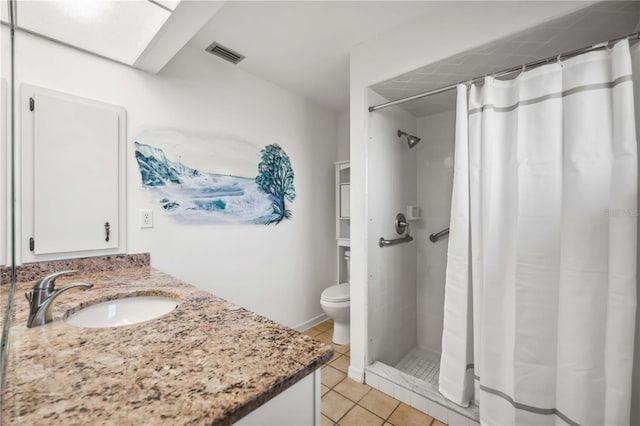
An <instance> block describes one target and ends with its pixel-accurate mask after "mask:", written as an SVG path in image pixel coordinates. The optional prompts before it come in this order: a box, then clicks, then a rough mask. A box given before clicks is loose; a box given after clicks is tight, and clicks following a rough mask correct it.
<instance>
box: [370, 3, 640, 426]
mask: <svg viewBox="0 0 640 426" xmlns="http://www.w3.org/2000/svg"><path fill="white" fill-rule="evenodd" d="M608 7H610V8H619V9H620V10H626V13H629V14H631V15H633V16H632V17H631V18H629V22H631V23H636V24H637V23H638V20H639V19H640V9H638V8H631V6H630V4H628V3H617V2H614V3H610V4H609V5H608ZM624 8H628V9H624ZM604 10H605V9H604V8H601V9H597V10H596V9H594V13H593V14H592V15H591V18H590V19H592V20H593V22H592V23H591V24H590V25H587V26H583V25H581V26H574V25H573V24H574V23H575V22H576V21H578V20H580V19H581V17H582V15H580V14H577V15H575V16H574V15H569V16H566V17H563V18H559V19H558V20H556V21H554V22H552V23H550V24H549V25H547V26H541V27H537V28H532V29H530V30H527V31H524V32H523V33H521V34H515V35H513V37H510V38H509V40H497V41H495V42H493V43H491V44H490V45H486V46H481V47H478V48H477V49H476V50H471V51H466V52H463V53H460V54H459V55H456V56H454V57H450V58H447V59H444V60H442V61H441V62H439V63H435V64H430V65H426V66H424V67H423V68H420V69H418V70H413V71H411V72H408V73H406V74H403V75H400V76H397V77H394V78H391V79H389V80H387V81H383V82H380V83H378V84H375V85H372V86H370V87H369V92H368V102H369V105H380V104H385V103H387V102H389V100H390V99H400V98H404V97H406V96H407V94H412V91H413V93H419V92H420V91H423V92H427V91H429V90H431V89H437V88H441V87H445V86H446V85H447V84H452V83H456V82H461V81H468V80H471V79H473V78H475V77H477V76H478V75H483V74H488V73H494V72H496V71H499V70H502V69H509V68H510V67H515V66H517V65H520V67H521V66H522V63H528V62H533V61H535V60H539V59H541V58H545V57H547V56H552V55H558V54H560V53H563V52H568V51H571V50H573V49H579V48H583V47H585V46H589V45H596V44H598V43H601V42H603V41H606V40H613V39H615V38H617V37H622V36H625V35H627V34H631V33H632V32H633V31H634V26H632V25H630V24H629V25H626V26H624V28H623V27H622V26H620V27H617V28H616V27H615V26H613V25H611V24H610V23H609V24H607V23H605V21H602V19H605V18H603V17H602V16H604V15H602V16H598V13H599V12H601V11H604ZM569 27H572V28H574V29H575V31H582V30H580V29H578V27H580V28H582V29H586V28H590V27H591V28H593V27H599V28H603V32H602V33H597V34H596V33H594V32H588V31H586V30H584V31H583V32H582V33H581V34H575V37H573V38H572V40H573V43H574V44H573V45H568V44H567V43H564V44H563V43H561V41H562V38H561V37H560V35H558V34H554V31H556V30H559V31H560V30H562V29H566V28H569ZM636 31H637V30H636ZM605 33H606V34H605ZM518 40H521V41H522V40H526V42H527V43H528V44H527V46H528V48H529V49H531V50H532V52H534V53H531V52H526V51H523V50H520V51H519V52H518V55H520V56H517V58H516V57H511V58H509V57H508V56H509V55H507V53H508V52H509V49H511V48H512V45H513V43H515V42H517V41H518ZM547 40H551V42H550V43H546V41H547ZM545 43H546V44H545ZM554 43H556V44H554ZM634 52H635V53H634V54H635V55H636V56H634V58H635V59H634V61H637V60H638V58H640V48H636V49H635V50H634ZM503 53H504V54H503ZM488 59H491V61H488ZM514 60H517V62H509V61H514ZM515 75H516V74H514V75H512V76H507V77H505V78H512V77H513V76H515ZM417 86H421V87H422V89H423V90H418V89H417V88H416V87H417ZM453 87H455V84H453ZM636 105H638V103H637V101H636ZM455 107H456V92H455V90H450V91H449V90H443V91H441V92H438V93H435V94H433V96H429V97H428V99H427V98H422V99H416V100H414V101H410V102H406V103H398V104H396V105H389V106H387V107H385V108H383V109H376V110H375V111H371V110H370V113H369V115H368V140H367V144H366V187H367V196H366V204H365V213H366V215H365V219H366V233H367V238H366V241H367V242H366V244H367V246H366V257H365V259H366V265H367V268H366V271H367V275H366V286H365V289H366V294H365V301H366V319H365V330H366V333H365V336H366V342H365V346H364V352H365V353H364V355H365V363H364V369H365V374H364V376H365V382H366V383H368V384H369V385H371V386H372V387H374V388H377V389H379V390H381V391H382V392H384V393H386V394H389V395H391V396H393V397H395V398H396V399H398V400H400V401H402V402H404V403H405V404H407V405H410V406H412V407H415V408H417V409H419V410H421V411H423V412H425V413H427V414H429V415H431V416H432V417H435V418H437V419H438V420H441V421H443V422H445V423H448V424H450V425H460V424H464V425H475V424H478V422H479V407H478V406H477V405H476V404H475V402H474V401H472V402H471V404H470V406H469V407H467V408H465V407H462V406H460V405H457V404H455V403H453V402H451V401H449V400H447V399H446V398H444V397H443V396H442V395H441V394H440V393H439V391H438V380H439V373H440V371H439V370H440V358H441V352H442V336H443V322H444V316H445V303H444V302H445V274H446V267H447V248H448V235H447V234H448V228H449V222H450V217H451V199H452V189H453V165H454V137H455V135H454V133H455V127H456V112H455ZM639 134H640V133H639ZM416 212H418V213H417V214H416ZM399 213H403V214H405V216H406V219H407V220H406V222H407V223H408V225H409V228H408V232H409V233H410V235H411V237H412V239H411V240H408V239H407V241H403V242H401V243H398V244H393V245H392V246H386V245H385V246H383V245H382V244H379V242H381V241H382V240H387V241H390V240H394V239H399V238H403V237H404V236H406V232H405V233H404V234H400V233H398V232H397V230H396V226H395V222H396V217H397V215H398V214H399ZM430 237H431V238H430ZM638 318H640V315H639V316H638ZM638 336H640V330H636V339H638ZM638 359H640V358H638V357H637V356H636V365H638V361H637V360H638ZM636 368H637V367H636ZM634 386H636V387H638V386H637V385H634ZM634 392H637V391H636V390H635V389H634Z"/></svg>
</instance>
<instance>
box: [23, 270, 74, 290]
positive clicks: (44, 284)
mask: <svg viewBox="0 0 640 426" xmlns="http://www.w3.org/2000/svg"><path fill="white" fill-rule="evenodd" d="M77 272H78V270H77V269H71V270H68V271H60V272H54V273H53V274H49V275H47V276H45V277H43V278H41V279H40V280H38V281H36V283H35V284H34V285H33V289H34V290H44V289H47V290H53V287H54V286H55V281H56V278H58V277H60V276H62V275H72V274H75V273H77Z"/></svg>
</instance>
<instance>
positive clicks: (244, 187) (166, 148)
mask: <svg viewBox="0 0 640 426" xmlns="http://www.w3.org/2000/svg"><path fill="white" fill-rule="evenodd" d="M134 148H135V157H136V161H137V163H138V167H139V170H140V176H141V178H142V185H143V187H144V188H145V189H146V190H148V191H149V193H150V195H151V196H152V197H153V201H154V202H157V203H158V205H159V206H160V208H161V209H163V210H164V211H165V212H167V214H169V215H170V216H171V217H173V218H174V219H176V220H177V221H179V222H182V223H191V224H231V223H236V224H237V223H247V224H265V225H268V224H279V223H281V222H282V221H283V220H285V219H291V217H292V212H291V209H290V206H289V205H290V203H291V202H292V201H293V200H294V199H295V196H296V193H295V188H294V182H293V179H294V172H293V168H292V166H291V161H290V159H289V156H288V155H287V153H286V152H285V151H284V150H283V149H282V148H281V147H280V146H279V145H278V144H276V143H273V144H268V145H264V146H262V147H260V146H258V145H256V144H253V143H251V142H249V141H246V140H244V139H242V138H239V137H237V136H233V135H195V134H188V133H185V132H179V131H175V130H148V131H144V132H142V133H140V134H139V135H138V136H137V137H136V140H135V141H134Z"/></svg>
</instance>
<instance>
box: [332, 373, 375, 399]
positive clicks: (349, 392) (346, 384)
mask: <svg viewBox="0 0 640 426" xmlns="http://www.w3.org/2000/svg"><path fill="white" fill-rule="evenodd" d="M334 390H335V391H336V392H338V393H339V394H341V395H343V396H346V397H347V398H349V399H350V400H352V401H355V402H358V401H360V400H361V399H362V397H363V396H365V394H366V393H367V392H369V391H370V390H371V386H369V385H364V384H362V383H358V382H356V381H355V380H351V379H350V378H348V377H347V378H346V379H344V380H343V381H341V382H340V383H338V384H337V385H336V386H335V388H334Z"/></svg>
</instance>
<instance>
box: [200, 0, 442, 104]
mask: <svg viewBox="0 0 640 426" xmlns="http://www.w3.org/2000/svg"><path fill="white" fill-rule="evenodd" d="M434 5H435V3H434V2H428V1H300V2H294V1H232V2H228V3H226V4H225V5H224V6H223V7H222V8H221V9H220V11H219V12H218V13H217V14H216V15H215V16H214V17H213V18H212V19H211V21H209V23H208V24H207V25H205V26H204V27H203V28H202V29H201V30H200V31H199V32H198V33H197V34H196V36H195V37H194V38H193V39H192V40H191V42H190V44H191V45H192V46H193V47H195V48H197V49H202V50H204V49H205V48H206V47H207V46H209V45H210V44H211V43H212V42H214V41H217V42H219V43H221V44H222V45H224V46H226V47H228V48H230V49H232V50H235V51H237V52H239V53H241V54H243V55H245V56H246V59H245V60H243V61H242V62H240V63H239V64H238V65H236V66H237V67H239V68H242V69H244V70H246V71H248V72H250V73H252V74H254V75H258V76H261V77H262V78H264V79H266V80H268V81H271V82H273V83H275V84H277V85H279V86H281V87H284V88H287V89H289V90H292V91H293V92H295V93H298V94H300V95H302V96H305V97H307V98H310V99H313V100H315V101H316V102H318V103H320V104H321V105H323V106H325V107H327V108H330V109H332V110H335V111H342V110H344V109H346V108H347V107H348V105H349V52H350V50H351V48H352V47H353V46H355V45H357V44H359V43H362V42H364V41H367V40H370V39H372V38H374V37H376V36H378V35H380V34H383V33H385V32H388V31H390V30H392V29H394V28H396V27H398V26H400V25H403V24H406V23H408V22H411V21H413V20H415V19H417V18H418V17H419V16H420V15H424V14H426V13H428V12H429V10H431V9H432V8H433V7H434Z"/></svg>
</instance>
